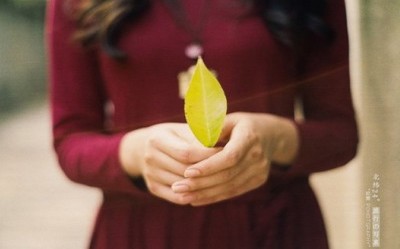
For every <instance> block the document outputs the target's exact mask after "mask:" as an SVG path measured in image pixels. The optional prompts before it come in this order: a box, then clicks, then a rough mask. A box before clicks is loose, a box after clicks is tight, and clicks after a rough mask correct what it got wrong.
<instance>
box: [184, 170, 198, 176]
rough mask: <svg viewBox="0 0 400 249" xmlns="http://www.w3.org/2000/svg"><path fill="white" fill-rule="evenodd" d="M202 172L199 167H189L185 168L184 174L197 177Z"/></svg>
mask: <svg viewBox="0 0 400 249" xmlns="http://www.w3.org/2000/svg"><path fill="white" fill-rule="evenodd" d="M200 174H201V172H200V170H198V169H187V170H185V173H184V176H185V177H188V178H190V177H197V176H200Z"/></svg>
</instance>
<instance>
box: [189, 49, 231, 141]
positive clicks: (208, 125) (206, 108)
mask: <svg viewBox="0 0 400 249" xmlns="http://www.w3.org/2000/svg"><path fill="white" fill-rule="evenodd" d="M226 111H227V101H226V97H225V93H224V90H223V89H222V87H221V85H220V83H219V82H218V80H217V79H216V78H215V76H214V74H213V73H211V72H210V71H209V70H208V69H207V67H206V65H205V64H204V62H203V60H202V59H201V58H200V57H199V58H198V60H197V64H196V67H195V70H194V72H193V76H192V79H191V81H190V84H189V88H188V90H187V92H186V95H185V117H186V121H187V123H188V124H189V127H190V129H191V130H192V132H193V134H194V135H195V136H196V138H197V139H198V140H199V141H200V142H201V143H202V144H203V145H204V146H206V147H213V146H215V144H216V143H217V142H218V139H219V136H220V135H221V131H222V126H223V123H224V119H225V116H226Z"/></svg>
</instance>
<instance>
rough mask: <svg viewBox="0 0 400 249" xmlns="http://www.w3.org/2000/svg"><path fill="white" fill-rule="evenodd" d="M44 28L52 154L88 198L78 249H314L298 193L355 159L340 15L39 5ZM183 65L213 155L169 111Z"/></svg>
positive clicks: (178, 110) (309, 205) (224, 6)
mask: <svg viewBox="0 0 400 249" xmlns="http://www.w3.org/2000/svg"><path fill="white" fill-rule="evenodd" d="M47 21H48V27H47V29H48V34H47V35H48V43H49V57H50V63H49V65H50V73H51V77H50V81H51V105H52V117H53V133H54V146H55V150H56V152H57V155H58V158H59V162H60V165H61V167H62V169H63V170H64V172H65V174H66V175H67V176H68V177H69V178H70V179H71V180H73V181H76V182H78V183H82V184H85V185H89V186H94V187H97V188H100V189H101V190H102V192H103V196H104V200H103V204H102V206H101V209H100V211H99V214H98V218H97V222H96V226H95V230H94V233H93V236H92V240H91V244H90V248H151V249H153V248H178V249H179V248H219V249H221V248H319V249H322V248H327V247H328V245H327V238H326V234H325V229H324V224H323V220H322V217H321V213H320V210H319V207H318V204H317V201H316V199H315V196H314V194H313V191H312V190H311V188H310V186H309V183H308V178H309V175H310V174H311V173H313V172H317V171H323V170H328V169H331V168H334V167H337V166H340V165H343V164H345V163H346V162H348V161H349V160H350V159H351V158H353V156H354V155H355V152H356V148H357V129H356V123H355V119H354V111H353V107H352V101H351V95H350V89H349V70H348V41H347V30H346V18H345V8H344V2H343V1H342V0H339V1H336V0H329V1H328V2H327V3H326V4H325V2H324V1H323V0H314V1H312V0H304V1H274V0H266V1H254V2H252V1H239V0H218V1H210V0H202V1H198V0H196V1H194V0H188V1H178V0H149V1H144V0H142V1H134V0H114V1H112V0H111V1H107V0H105V1H91V0H88V1H85V0H73V1H71V0H69V1H67V0H51V1H50V2H49V6H48V16H47ZM333 34H335V35H333ZM199 55H201V56H202V57H203V59H204V61H205V62H206V64H207V65H208V66H209V67H210V68H212V69H213V70H215V71H216V72H217V75H218V79H219V81H220V82H221V84H222V86H223V88H224V90H225V93H226V95H227V97H228V105H229V106H228V110H229V114H228V115H227V117H226V120H225V125H224V128H223V132H222V135H221V138H220V146H217V147H215V148H205V147H203V146H201V145H200V144H199V143H198V142H197V141H196V139H195V138H194V137H193V135H192V134H191V132H190V130H189V129H188V127H187V125H186V124H185V123H184V118H183V101H182V99H181V98H180V97H179V92H180V90H181V89H179V84H178V83H177V75H178V74H179V73H181V72H184V71H185V70H186V69H187V68H188V67H190V66H191V65H192V64H193V63H194V59H195V58H196V57H197V56H199ZM295 106H297V107H298V108H297V109H300V110H301V111H296V113H297V114H295V108H294V107H295ZM299 113H300V114H299Z"/></svg>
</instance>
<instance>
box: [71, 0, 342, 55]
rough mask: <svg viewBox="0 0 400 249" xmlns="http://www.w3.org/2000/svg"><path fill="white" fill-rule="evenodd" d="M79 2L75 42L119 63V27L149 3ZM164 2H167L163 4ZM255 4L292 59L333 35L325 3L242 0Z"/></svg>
mask: <svg viewBox="0 0 400 249" xmlns="http://www.w3.org/2000/svg"><path fill="white" fill-rule="evenodd" d="M73 1H78V2H79V3H80V4H79V8H78V11H77V15H76V19H77V24H78V31H77V32H76V34H75V39H76V40H78V41H79V42H80V43H82V44H83V45H84V46H90V45H93V44H96V43H97V44H99V45H100V46H101V47H102V49H103V50H104V51H105V52H106V53H107V54H108V55H110V56H111V57H113V58H116V59H122V58H124V57H125V54H124V52H123V51H121V50H120V49H119V48H118V47H117V42H118V37H119V35H120V30H121V26H122V24H123V23H124V22H126V21H132V22H134V21H136V20H137V19H139V18H140V16H141V15H143V14H144V13H146V11H147V9H148V8H149V7H150V2H151V1H150V0H73ZM166 1H167V0H166ZM242 1H252V2H253V4H257V8H258V9H259V11H258V13H259V14H260V16H261V17H262V19H263V20H264V22H265V24H266V27H267V28H268V29H269V30H270V32H271V33H272V34H273V36H274V37H275V38H276V39H277V40H278V41H279V42H280V43H282V44H283V45H285V46H287V47H288V48H290V49H291V50H292V51H293V52H294V54H295V56H297V57H299V58H300V57H304V56H306V54H307V50H308V47H307V44H308V42H307V41H309V39H314V38H315V37H318V38H319V39H322V40H324V41H325V42H326V44H329V42H331V41H332V40H334V32H333V30H332V29H331V28H330V27H329V26H328V25H327V23H326V22H325V20H324V16H325V11H326V0H242Z"/></svg>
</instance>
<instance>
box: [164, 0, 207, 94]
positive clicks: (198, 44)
mask: <svg viewBox="0 0 400 249" xmlns="http://www.w3.org/2000/svg"><path fill="white" fill-rule="evenodd" d="M164 2H165V4H166V6H167V7H168V8H169V11H170V12H171V14H172V17H173V18H174V20H175V22H176V24H177V25H178V26H179V27H180V28H181V29H182V30H183V31H185V32H186V33H187V34H188V35H189V36H190V37H191V42H190V43H189V44H188V45H187V46H186V47H185V49H184V53H185V55H186V57H187V58H189V59H191V60H196V59H197V58H198V57H200V56H202V55H203V53H204V49H203V40H202V37H201V35H202V32H203V30H204V27H205V24H206V17H207V14H208V13H207V11H208V9H209V6H208V5H209V0H204V4H203V5H202V8H201V10H200V18H199V21H198V23H197V25H195V24H193V23H191V22H190V20H189V18H188V16H187V13H186V11H185V9H184V7H183V4H182V2H181V0H164ZM193 72H194V65H193V66H190V67H189V68H188V69H187V70H185V71H182V72H180V73H178V75H177V78H178V87H179V97H180V98H181V99H184V98H185V95H186V92H187V89H188V88H189V84H190V80H191V79H192V75H193Z"/></svg>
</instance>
